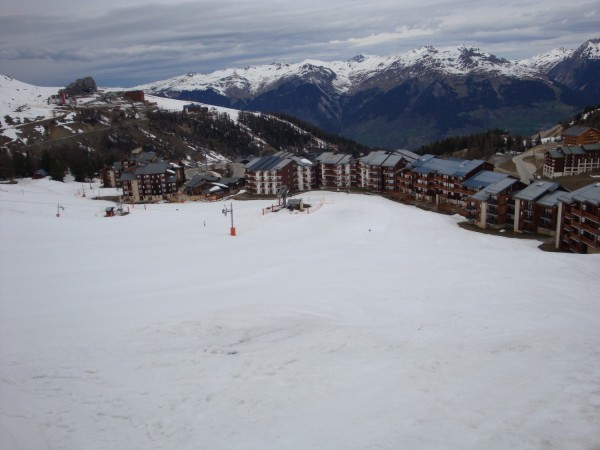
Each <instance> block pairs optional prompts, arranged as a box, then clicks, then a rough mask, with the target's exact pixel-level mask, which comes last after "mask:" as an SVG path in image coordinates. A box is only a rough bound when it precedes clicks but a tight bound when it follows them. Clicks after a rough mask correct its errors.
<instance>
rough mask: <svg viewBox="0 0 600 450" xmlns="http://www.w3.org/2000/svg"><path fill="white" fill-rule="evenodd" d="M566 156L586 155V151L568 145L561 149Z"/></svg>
mask: <svg viewBox="0 0 600 450" xmlns="http://www.w3.org/2000/svg"><path fill="white" fill-rule="evenodd" d="M560 150H561V151H562V152H563V153H564V154H565V155H585V153H586V152H585V150H584V149H583V147H580V146H573V145H567V146H566V147H562V148H561V149H560Z"/></svg>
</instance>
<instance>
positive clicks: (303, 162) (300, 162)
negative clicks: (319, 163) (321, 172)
mask: <svg viewBox="0 0 600 450" xmlns="http://www.w3.org/2000/svg"><path fill="white" fill-rule="evenodd" d="M290 159H291V160H292V161H294V162H295V163H296V164H298V165H299V166H300V167H312V166H313V163H312V161H310V160H308V159H306V158H301V157H299V156H292V157H291V158H290Z"/></svg>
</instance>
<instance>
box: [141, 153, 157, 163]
mask: <svg viewBox="0 0 600 450" xmlns="http://www.w3.org/2000/svg"><path fill="white" fill-rule="evenodd" d="M154 158H156V152H142V153H140V155H139V156H138V157H137V160H138V161H139V162H141V163H146V162H151V161H153V160H154Z"/></svg>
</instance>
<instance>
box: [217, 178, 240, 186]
mask: <svg viewBox="0 0 600 450" xmlns="http://www.w3.org/2000/svg"><path fill="white" fill-rule="evenodd" d="M241 179H242V177H231V178H221V179H220V180H218V181H219V183H222V184H226V185H227V186H231V185H232V184H235V183H237V182H238V181H240V180H241Z"/></svg>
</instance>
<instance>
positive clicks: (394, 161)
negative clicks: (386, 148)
mask: <svg viewBox="0 0 600 450" xmlns="http://www.w3.org/2000/svg"><path fill="white" fill-rule="evenodd" d="M403 159H404V156H402V155H398V154H393V155H390V156H388V157H387V158H386V159H385V161H383V162H382V163H381V166H382V167H396V166H397V165H398V163H399V162H400V161H402V160H403Z"/></svg>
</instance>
